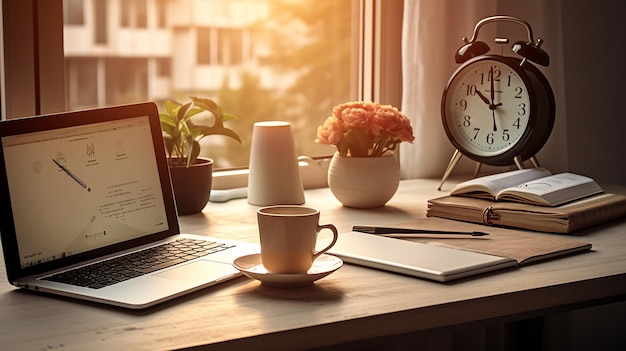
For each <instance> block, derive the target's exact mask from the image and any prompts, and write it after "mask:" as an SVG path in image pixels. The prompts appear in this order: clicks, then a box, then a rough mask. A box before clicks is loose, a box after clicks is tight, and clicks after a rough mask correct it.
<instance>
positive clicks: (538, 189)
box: [496, 173, 602, 205]
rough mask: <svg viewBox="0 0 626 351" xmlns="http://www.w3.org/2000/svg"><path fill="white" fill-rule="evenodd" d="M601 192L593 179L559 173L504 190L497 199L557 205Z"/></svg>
mask: <svg viewBox="0 0 626 351" xmlns="http://www.w3.org/2000/svg"><path fill="white" fill-rule="evenodd" d="M600 192H602V188H600V186H598V185H597V184H596V183H595V181H594V180H593V179H591V178H588V177H585V176H582V175H578V174H573V173H559V174H555V175H552V176H549V177H544V178H540V179H536V180H532V181H529V182H526V183H524V184H520V185H518V186H515V187H512V188H508V189H504V190H502V191H501V192H500V193H498V195H497V196H496V199H497V200H503V199H504V200H519V199H521V200H528V201H529V202H539V203H543V204H549V205H557V204H559V203H564V202H568V201H572V200H576V199H579V198H581V197H585V196H589V195H593V194H597V193H600ZM537 198H539V199H537ZM540 199H541V200H542V201H540Z"/></svg>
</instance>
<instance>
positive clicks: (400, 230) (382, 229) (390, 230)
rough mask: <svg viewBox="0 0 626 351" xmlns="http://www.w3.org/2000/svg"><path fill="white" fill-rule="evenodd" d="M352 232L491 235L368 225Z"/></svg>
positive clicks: (474, 232)
mask: <svg viewBox="0 0 626 351" xmlns="http://www.w3.org/2000/svg"><path fill="white" fill-rule="evenodd" d="M352 231H355V232H361V233H367V234H381V235H385V234H437V235H439V234H452V235H470V236H485V235H489V233H485V232H477V231H472V232H460V231H445V230H428V229H410V228H391V227H375V226H367V225H355V226H352Z"/></svg>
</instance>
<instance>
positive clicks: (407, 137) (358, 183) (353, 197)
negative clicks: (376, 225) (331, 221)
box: [316, 101, 415, 208]
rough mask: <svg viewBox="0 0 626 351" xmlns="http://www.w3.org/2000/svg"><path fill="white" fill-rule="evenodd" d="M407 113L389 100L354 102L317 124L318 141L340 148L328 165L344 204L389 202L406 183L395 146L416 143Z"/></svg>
mask: <svg viewBox="0 0 626 351" xmlns="http://www.w3.org/2000/svg"><path fill="white" fill-rule="evenodd" d="M413 140H415V137H413V128H411V122H410V120H409V119H408V117H407V116H405V115H404V114H402V113H401V112H400V111H398V109H397V108H395V107H393V106H389V105H381V104H379V103H375V102H360V101H357V102H348V103H345V104H341V105H338V106H336V107H335V108H334V109H333V115H332V116H330V117H328V118H327V119H326V121H325V122H324V124H323V125H322V126H320V127H319V128H318V129H317V139H316V141H317V142H318V143H322V144H331V145H335V146H336V147H337V152H335V154H334V155H333V157H332V159H331V161H330V165H329V168H328V187H329V188H330V190H331V191H332V193H333V194H334V195H335V197H336V198H337V200H339V201H340V202H341V203H343V205H344V206H348V207H355V208H374V207H380V206H384V205H385V203H387V201H388V200H389V199H391V197H392V196H393V195H394V194H395V192H396V190H397V189H398V184H399V182H400V166H399V164H398V162H397V160H396V158H395V157H394V154H393V150H395V149H396V147H397V146H398V144H400V143H401V142H403V141H408V142H413Z"/></svg>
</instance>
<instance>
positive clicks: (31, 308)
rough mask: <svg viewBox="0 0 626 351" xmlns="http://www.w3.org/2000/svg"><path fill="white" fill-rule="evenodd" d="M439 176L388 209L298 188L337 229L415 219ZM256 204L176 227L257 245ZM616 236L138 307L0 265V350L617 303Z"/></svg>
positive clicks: (172, 342) (155, 342)
mask: <svg viewBox="0 0 626 351" xmlns="http://www.w3.org/2000/svg"><path fill="white" fill-rule="evenodd" d="M437 184H438V180H410V181H403V182H402V183H401V186H400V189H399V191H398V193H397V194H396V196H395V197H394V198H393V199H392V200H391V201H390V202H389V203H388V205H387V206H386V207H384V208H380V209H375V210H356V209H349V208H344V207H342V206H341V205H340V203H339V202H338V201H337V200H335V199H334V197H332V195H331V193H330V191H329V190H328V189H315V190H309V191H307V192H306V204H307V205H309V206H313V207H317V208H319V209H320V210H321V213H322V215H321V221H322V222H332V223H335V224H336V225H337V227H338V228H339V229H340V230H341V231H347V230H349V229H350V228H351V226H352V225H353V224H355V223H370V224H371V223H376V224H381V225H383V224H394V223H400V222H407V221H410V220H412V219H416V218H422V217H424V216H425V212H426V200H427V199H429V198H432V197H435V196H439V195H441V194H442V193H441V192H437V191H436V190H435V188H436V186H437ZM449 186H450V185H448V187H449ZM256 209H257V207H256V206H250V205H248V204H247V202H246V200H245V199H241V200H234V201H230V202H227V203H223V204H216V203H210V204H209V205H208V206H207V208H206V209H205V211H204V213H203V214H199V215H192V216H186V217H182V218H181V225H182V228H183V230H184V231H187V232H196V233H203V234H210V235H213V236H218V237H225V238H230V239H237V240H244V241H250V242H257V240H258V239H257V233H256V215H255V211H256ZM625 232H626V222H624V221H621V222H618V223H611V224H610V225H606V226H602V227H600V228H595V229H594V230H589V231H585V232H583V233H581V234H580V235H579V236H578V237H577V239H579V240H583V241H587V242H590V243H592V244H593V252H591V253H585V254H580V255H575V256H569V257H563V258H560V259H556V260H552V261H547V262H543V263H540V264H534V265H529V266H524V267H522V268H519V269H515V270H507V271H502V272H499V273H497V274H491V275H485V276H480V277H477V278H472V279H467V280H462V281H457V282H454V283H451V284H441V283H435V282H431V281H426V280H420V279H416V278H410V277H406V276H402V275H398V274H391V273H385V272H381V271H376V270H371V269H367V268H361V267H357V266H353V265H347V264H346V265H344V266H343V267H342V268H341V269H339V270H338V271H337V272H335V273H333V274H331V275H330V276H328V277H326V278H324V279H321V280H319V281H318V282H317V283H316V284H315V285H314V286H311V287H307V288H297V289H276V288H269V287H265V286H261V285H260V284H259V282H257V281H253V280H250V279H248V278H245V277H241V278H237V279H235V280H234V281H231V282H227V283H225V284H223V285H220V286H218V287H212V288H208V289H205V290H203V291H200V292H196V293H194V294H191V295H189V296H186V297H183V298H180V299H177V300H174V301H170V302H167V303H164V304H162V305H159V306H156V307H155V308H151V309H148V310H145V311H127V310H122V309H117V308H111V307H107V306H101V305H96V304H91V303H86V302H79V301H76V300H69V299H65V298H60V297H51V296H49V295H46V296H39V295H36V294H34V293H30V292H26V291H21V290H18V289H15V288H13V287H12V286H10V285H9V284H8V283H7V282H6V275H5V272H4V267H0V268H1V269H0V345H1V346H0V348H6V349H20V350H43V349H47V350H48V349H50V350H53V349H62V350H75V349H76V350H85V349H89V350H115V349H120V350H125V349H134V350H159V349H176V348H194V347H198V346H203V345H211V346H212V347H213V348H214V349H231V350H232V349H237V350H242V349H254V350H264V349H267V350H280V349H302V348H318V347H325V346H328V345H333V344H341V343H348V342H354V341H357V340H362V339H370V338H378V337H385V336H393V335H398V334H407V333H409V334H410V333H418V334H419V333H422V331H429V332H430V333H431V334H432V333H435V334H436V333H437V332H438V331H441V330H455V329H457V330H458V329H459V328H462V327H467V326H473V325H491V324H493V323H496V322H507V321H515V320H519V319H524V318H529V317H535V316H540V315H543V314H547V313H551V312H554V311H561V310H565V309H572V308H578V307H583V306H589V305H594V304H600V303H604V302H607V301H622V300H624V297H625V296H626V255H624V252H626V237H625V236H624V233H625ZM545 235H549V234H545ZM438 328H439V329H438ZM424 333H425V332H424ZM387 340H393V339H387ZM357 345H358V344H357ZM363 345H367V346H371V345H374V344H361V346H363ZM343 347H345V345H344V346H343Z"/></svg>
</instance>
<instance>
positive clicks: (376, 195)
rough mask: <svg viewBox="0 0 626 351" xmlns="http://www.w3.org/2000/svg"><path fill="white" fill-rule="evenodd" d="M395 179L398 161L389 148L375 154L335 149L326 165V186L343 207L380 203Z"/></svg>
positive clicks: (390, 194) (392, 189)
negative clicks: (345, 153)
mask: <svg viewBox="0 0 626 351" xmlns="http://www.w3.org/2000/svg"><path fill="white" fill-rule="evenodd" d="M399 183H400V165H399V164H398V160H397V159H396V158H395V156H394V154H393V153H391V152H388V153H386V154H385V155H383V156H379V157H350V156H341V155H340V154H339V153H338V152H336V153H335V154H334V155H333V157H332V159H331V161H330V166H329V168H328V187H329V188H330V190H331V192H332V193H333V195H335V197H336V198H337V200H339V202H341V203H342V204H343V205H344V206H346V207H355V208H375V207H381V206H384V205H385V204H386V203H387V201H389V200H390V199H391V198H392V197H393V195H394V194H395V193H396V190H398V185H399Z"/></svg>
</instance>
